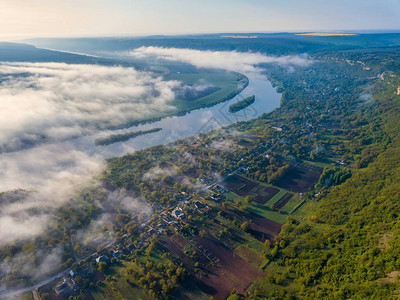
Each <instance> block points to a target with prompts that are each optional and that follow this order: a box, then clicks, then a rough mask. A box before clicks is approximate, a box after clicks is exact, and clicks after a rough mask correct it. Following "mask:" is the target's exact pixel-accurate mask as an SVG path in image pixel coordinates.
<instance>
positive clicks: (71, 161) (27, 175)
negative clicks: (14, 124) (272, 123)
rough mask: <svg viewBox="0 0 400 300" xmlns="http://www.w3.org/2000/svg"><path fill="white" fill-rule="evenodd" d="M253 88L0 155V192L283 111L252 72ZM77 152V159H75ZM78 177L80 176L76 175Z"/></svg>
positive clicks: (262, 80)
mask: <svg viewBox="0 0 400 300" xmlns="http://www.w3.org/2000/svg"><path fill="white" fill-rule="evenodd" d="M247 76H248V78H249V85H248V86H247V87H246V89H245V90H244V91H243V92H242V93H241V94H239V95H237V96H236V97H234V98H233V99H231V100H229V101H226V102H222V103H220V104H217V105H215V106H213V107H208V108H202V109H198V110H194V111H192V112H190V113H188V114H186V115H184V116H175V117H168V118H164V119H162V120H160V121H157V122H154V123H149V124H144V125H139V126H134V127H131V128H128V129H124V130H116V131H104V132H101V133H99V134H96V135H90V136H82V137H79V138H76V139H73V140H69V141H65V142H60V143H55V144H44V145H40V146H36V147H35V148H31V149H26V150H22V151H18V152H14V153H3V154H0V170H1V171H0V175H1V177H2V180H1V181H0V191H6V190H10V189H15V188H23V189H29V188H34V187H36V186H41V185H42V184H46V183H47V182H51V181H53V180H57V181H62V180H64V179H63V178H68V180H70V179H71V178H74V177H75V179H72V180H77V179H78V181H81V180H79V178H80V176H85V175H86V176H87V175H88V174H92V173H93V172H95V171H96V169H98V168H99V167H100V166H101V165H102V162H103V160H104V159H105V158H110V157H114V156H121V155H124V154H126V153H129V152H133V151H137V150H140V149H144V148H147V147H151V146H154V145H158V144H166V143H169V142H173V141H175V140H178V139H181V138H184V137H188V136H192V135H195V134H197V133H199V132H206V131H210V130H213V129H217V128H220V127H222V126H225V125H229V124H232V123H235V122H240V121H246V120H250V119H254V118H257V117H259V116H261V115H262V114H263V113H267V112H270V111H272V110H274V109H275V108H277V107H279V105H280V99H281V95H280V94H279V93H277V92H276V90H275V88H273V87H272V86H271V83H270V82H269V81H268V80H267V78H266V77H265V76H262V75H255V74H254V73H251V74H247ZM251 95H255V96H256V100H255V102H254V103H253V104H252V105H251V106H249V107H247V108H246V109H244V110H242V111H239V112H237V113H230V112H229V111H228V109H229V106H230V105H231V104H232V103H235V102H236V101H239V100H241V99H244V98H245V97H248V96H251ZM151 128H162V130H161V131H159V132H155V133H150V134H146V135H142V136H139V137H136V138H133V139H130V140H128V141H125V142H118V143H114V144H111V145H108V146H95V144H94V140H95V139H96V138H98V137H100V136H101V137H104V136H107V135H109V134H118V133H124V132H128V131H138V130H148V129H151ZM71 153H72V156H71ZM75 175H76V176H75Z"/></svg>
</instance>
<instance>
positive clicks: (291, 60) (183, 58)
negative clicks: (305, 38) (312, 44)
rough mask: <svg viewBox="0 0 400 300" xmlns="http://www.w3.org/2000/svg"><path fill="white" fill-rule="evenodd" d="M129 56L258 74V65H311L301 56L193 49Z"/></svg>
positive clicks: (154, 49) (147, 50) (137, 52)
mask: <svg viewBox="0 0 400 300" xmlns="http://www.w3.org/2000/svg"><path fill="white" fill-rule="evenodd" d="M129 54H130V55H131V56H133V57H135V58H138V59H149V58H156V59H161V60H167V61H180V62H185V63H188V64H191V65H194V66H196V67H198V68H215V69H223V70H228V71H236V72H245V73H258V71H259V68H258V67H257V65H259V64H278V65H281V66H285V67H293V66H308V65H309V64H311V63H312V61H311V60H309V59H307V57H306V56H303V55H289V56H267V55H264V54H261V53H252V52H237V51H200V50H193V49H180V48H162V47H140V48H137V49H135V50H134V51H131V52H129Z"/></svg>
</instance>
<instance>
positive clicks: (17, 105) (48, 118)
mask: <svg viewBox="0 0 400 300" xmlns="http://www.w3.org/2000/svg"><path fill="white" fill-rule="evenodd" d="M0 80H1V81H0V99H1V101H0V128H1V130H0V150H1V148H3V151H4V150H8V151H10V150H17V149H18V148H19V147H23V146H24V145H26V144H27V143H31V144H34V143H35V142H37V141H38V140H52V141H53V140H57V141H60V140H64V139H67V138H70V137H75V136H79V135H82V134H88V133H90V132H92V131H93V130H95V129H97V128H107V127H109V126H114V125H121V124H124V123H127V122H130V121H134V120H138V119H139V120H140V119H143V118H148V117H151V116H153V115H157V114H158V113H160V112H163V111H168V110H173V109H174V108H173V107H171V106H170V105H169V101H171V100H173V99H174V98H175V93H174V89H176V88H177V87H179V86H180V84H181V83H180V82H178V81H164V80H162V78H161V77H155V76H153V75H152V74H151V73H145V72H138V71H137V70H135V69H133V68H124V67H107V66H99V65H68V64H62V63H6V62H3V63H0Z"/></svg>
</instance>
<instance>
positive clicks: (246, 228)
mask: <svg viewBox="0 0 400 300" xmlns="http://www.w3.org/2000/svg"><path fill="white" fill-rule="evenodd" d="M240 228H241V229H242V230H243V231H245V232H247V231H249V229H250V222H248V221H245V222H243V223H242V225H240Z"/></svg>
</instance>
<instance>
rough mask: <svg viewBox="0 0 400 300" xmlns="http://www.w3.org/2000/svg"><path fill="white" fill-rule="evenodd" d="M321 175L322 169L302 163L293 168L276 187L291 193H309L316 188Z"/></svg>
mask: <svg viewBox="0 0 400 300" xmlns="http://www.w3.org/2000/svg"><path fill="white" fill-rule="evenodd" d="M321 174H322V168H320V167H317V166H314V165H310V164H307V163H300V164H297V165H295V166H291V167H290V169H289V171H288V172H287V174H286V175H285V176H284V177H283V178H282V179H281V180H279V181H278V182H277V183H276V184H275V185H276V186H277V187H280V188H284V189H286V190H288V191H291V192H296V193H304V192H309V191H311V190H312V189H313V188H314V186H315V184H316V183H317V182H318V179H319V177H320V176H321Z"/></svg>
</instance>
